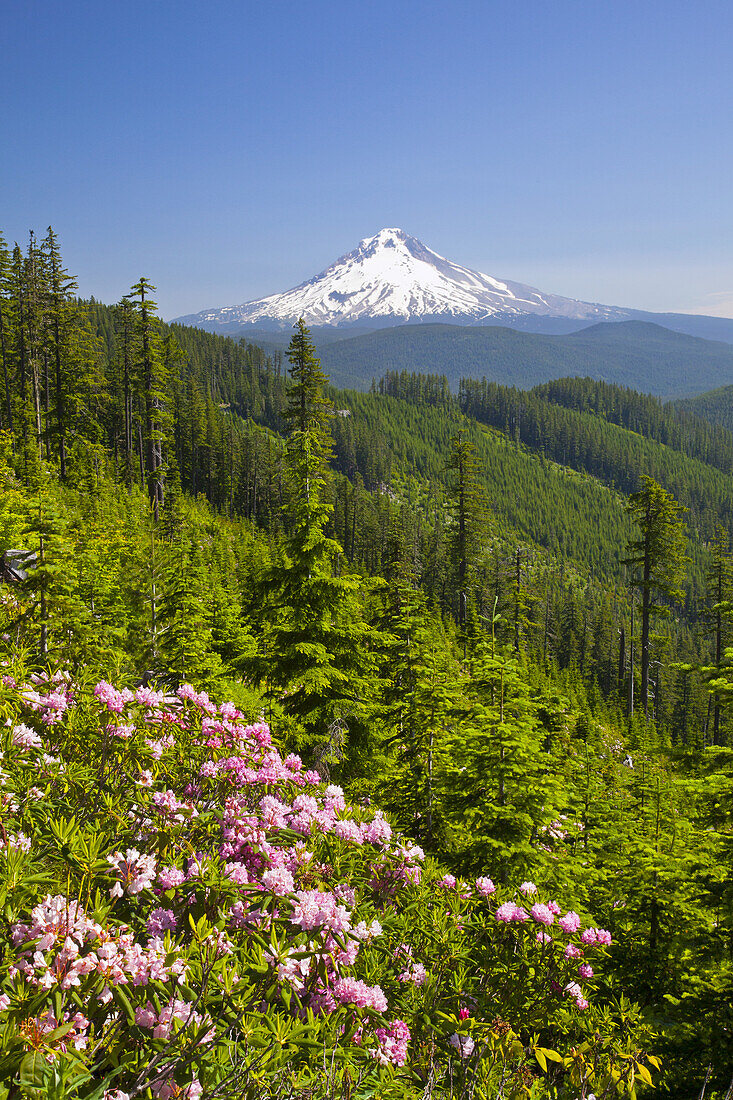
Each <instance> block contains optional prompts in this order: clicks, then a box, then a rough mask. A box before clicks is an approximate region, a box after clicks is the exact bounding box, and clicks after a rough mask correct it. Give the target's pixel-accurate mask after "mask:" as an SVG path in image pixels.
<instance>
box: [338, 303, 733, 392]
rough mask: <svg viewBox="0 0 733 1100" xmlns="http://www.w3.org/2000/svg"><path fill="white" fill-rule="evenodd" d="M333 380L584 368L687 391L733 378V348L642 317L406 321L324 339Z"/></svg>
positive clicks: (644, 388)
mask: <svg viewBox="0 0 733 1100" xmlns="http://www.w3.org/2000/svg"><path fill="white" fill-rule="evenodd" d="M321 355H322V359H323V363H324V366H325V368H326V369H327V370H328V372H329V374H330V375H331V377H332V379H333V381H334V382H335V383H336V384H337V385H341V386H351V387H354V388H359V389H365V388H367V387H368V385H369V383H370V381H371V379H372V378H379V377H381V376H382V375H383V374H385V373H387V372H388V371H403V370H405V371H408V372H413V371H414V372H420V373H423V374H445V375H446V376H447V378H448V381H449V383H450V385H451V386H452V387H453V388H457V386H458V382H459V380H460V379H461V378H473V379H480V378H486V379H487V380H489V381H493V382H500V383H502V384H503V385H508V386H517V387H519V388H521V389H529V388H530V387H532V386H535V385H538V384H539V383H542V382H546V381H549V380H550V379H553V378H560V377H563V376H565V375H572V374H577V375H585V376H589V377H592V378H595V379H600V380H603V381H606V382H611V383H616V384H618V385H622V386H627V387H630V388H632V389H635V390H639V391H641V392H642V393H653V394H656V395H658V396H660V397H665V398H674V397H681V396H686V395H688V394H693V393H697V392H700V391H701V390H704V389H709V388H711V387H713V386H718V385H721V384H724V383H727V382H730V381H731V380H733V348H731V346H730V345H728V344H723V343H717V342H715V341H708V340H701V339H699V338H697V337H694V336H685V335H683V334H681V333H678V332H672V331H671V330H669V329H664V328H662V327H661V326H659V325H653V324H647V323H644V322H641V321H626V322H621V323H618V324H600V325H594V326H592V327H591V328H586V329H583V330H581V331H580V332H575V333H572V334H570V335H567V336H542V335H536V334H530V333H523V332H517V331H515V330H513V329H508V328H501V327H493V326H486V327H481V328H478V327H468V328H466V327H460V326H456V325H404V326H400V327H397V328H389V329H380V330H379V331H377V332H373V333H369V334H366V335H360V336H355V337H352V338H350V339H345V340H342V341H335V342H332V343H329V344H327V345H325V346H324V347H323V349H322V352H321Z"/></svg>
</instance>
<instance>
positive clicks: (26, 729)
mask: <svg viewBox="0 0 733 1100" xmlns="http://www.w3.org/2000/svg"><path fill="white" fill-rule="evenodd" d="M11 736H12V740H13V744H14V745H15V747H16V748H17V749H40V748H43V741H41V738H40V737H39V735H38V734H37V733H36V731H35V730H32V729H31V728H30V726H25V725H23V723H21V724H20V725H18V726H14V727H13V732H12V734H11Z"/></svg>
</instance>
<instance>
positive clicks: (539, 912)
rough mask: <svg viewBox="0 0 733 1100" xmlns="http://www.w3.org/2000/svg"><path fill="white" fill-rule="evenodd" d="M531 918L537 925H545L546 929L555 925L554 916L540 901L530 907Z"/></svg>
mask: <svg viewBox="0 0 733 1100" xmlns="http://www.w3.org/2000/svg"><path fill="white" fill-rule="evenodd" d="M532 916H533V917H534V919H535V920H536V921H538V923H539V924H546V925H548V927H549V925H551V924H554V923H555V914H554V913H553V912H552V910H551V909H550V907H549V906H548V905H543V904H542V902H541V901H538V902H537V903H536V905H533V906H532Z"/></svg>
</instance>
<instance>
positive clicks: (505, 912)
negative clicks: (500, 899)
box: [494, 901, 517, 923]
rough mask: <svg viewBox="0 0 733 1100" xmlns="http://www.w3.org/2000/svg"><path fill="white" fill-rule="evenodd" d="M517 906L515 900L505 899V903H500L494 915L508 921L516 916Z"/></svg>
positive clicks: (498, 918) (499, 919) (500, 919)
mask: <svg viewBox="0 0 733 1100" xmlns="http://www.w3.org/2000/svg"><path fill="white" fill-rule="evenodd" d="M516 908H517V907H516V905H515V904H514V902H513V901H505V902H504V904H503V905H500V906H499V908H498V909H497V910H496V913H495V914H494V916H495V917H496V919H497V920H498V921H506V922H507V923H508V922H509V921H510V920H511V919H512V917H513V916H514V910H515V909H516Z"/></svg>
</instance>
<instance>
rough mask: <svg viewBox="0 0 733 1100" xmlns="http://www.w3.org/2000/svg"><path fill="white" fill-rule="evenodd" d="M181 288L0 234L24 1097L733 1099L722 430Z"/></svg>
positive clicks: (6, 931) (15, 960) (13, 1005)
mask: <svg viewBox="0 0 733 1100" xmlns="http://www.w3.org/2000/svg"><path fill="white" fill-rule="evenodd" d="M155 294H156V288H155V286H154V285H153V284H152V283H151V282H150V281H149V279H148V278H147V277H140V278H139V279H138V280H137V281H136V282H135V283H134V284H133V285H132V286H131V287H130V290H129V293H128V294H126V295H125V296H124V297H123V298H122V300H121V301H120V302H118V303H117V304H116V305H106V304H101V303H99V302H97V301H95V300H82V299H81V298H79V297H78V294H77V287H76V284H75V281H74V279H73V277H72V276H71V275H70V274H69V273H68V272H67V270H66V268H65V266H64V261H63V257H62V254H61V249H60V245H59V242H58V239H57V237H56V235H55V233H54V232H53V231H52V230H51V229H49V230H48V231H47V233H46V234H45V236H43V237H36V236H34V235H31V237H30V240H29V241H28V243H27V245H26V244H24V245H23V247H20V246H18V245H16V246H15V247H14V248H11V247H10V246H8V245H6V244H5V242H4V241H0V359H1V371H2V373H1V376H0V567H1V569H2V578H1V579H2V583H1V585H0V619H1V623H0V632H1V633H2V639H3V644H2V649H3V670H2V671H3V675H2V686H1V687H0V707H1V708H2V718H3V722H4V724H3V731H4V732H3V748H2V754H3V755H2V764H1V765H0V767H1V768H2V771H1V772H0V783H1V784H2V791H1V793H0V798H1V800H2V811H1V816H0V860H1V861H2V876H1V880H0V892H1V894H2V910H1V913H0V921H1V922H2V934H1V935H0V941H1V943H2V953H1V954H0V986H1V987H2V988H1V990H0V1100H20V1098H25V1097H36V1096H49V1097H54V1098H57V1100H62V1098H67V1097H68V1098H72V1097H74V1098H76V1097H78V1098H87V1100H102V1098H107V1100H125V1098H130V1097H162V1098H163V1100H167V1098H173V1097H179V1098H183V1097H191V1098H196V1097H199V1098H203V1100H209V1098H211V1100H213V1098H215V1097H217V1098H227V1097H231V1098H234V1097H237V1098H238V1097H242V1098H245V1097H246V1098H247V1100H258V1098H261V1097H262V1098H264V1097H273V1098H275V1097H277V1098H286V1097H288V1098H290V1097H292V1098H293V1100H294V1098H296V1097H297V1098H301V1100H306V1098H307V1100H326V1098H327V1097H328V1098H334V1100H335V1098H339V1100H342V1098H343V1100H357V1098H366V1097H381V1098H384V1100H389V1098H394V1100H397V1098H400V1097H412V1098H414V1100H417V1098H422V1097H425V1098H429V1097H434V1098H436V1100H438V1098H444V1097H445V1098H447V1097H461V1098H464V1097H465V1098H466V1100H468V1098H472V1097H475V1098H476V1100H479V1098H485V1100H489V1098H494V1097H502V1098H507V1100H509V1098H520V1097H532V1098H540V1097H546V1098H556V1100H561V1098H564V1100H575V1098H579V1097H583V1098H590V1097H592V1096H593V1097H595V1098H596V1100H600V1098H601V1097H612V1096H632V1097H633V1096H637V1095H639V1096H640V1095H647V1094H649V1095H651V1094H652V1090H654V1091H655V1092H656V1094H658V1095H660V1096H668V1097H672V1098H675V1100H685V1098H697V1097H699V1096H701V1095H703V1093H702V1092H701V1090H703V1089H704V1090H705V1091H704V1095H705V1097H707V1098H708V1100H716V1098H717V1100H723V1098H724V1097H727V1098H728V1100H730V1096H731V1095H732V1091H731V1090H733V1005H732V1003H731V987H732V983H733V865H732V863H731V860H732V858H733V829H732V825H733V714H732V713H731V709H730V707H731V701H732V700H733V550H732V548H731V538H732V536H733V518H732V513H731V489H732V486H733V482H732V481H731V464H732V462H733V434H731V431H730V430H729V428H728V427H727V426H726V424H727V421H726V420H725V418H724V417H722V416H720V415H717V416H714V417H711V418H710V420H708V419H704V418H703V416H698V415H697V413H696V411H695V410H696V409H699V411H700V412H701V413H704V412H705V410H706V409H707V406H706V405H705V404H704V403H703V402H700V401H699V400H698V401H696V402H693V403H690V404H689V405H686V406H683V405H679V406H678V405H675V404H662V403H660V402H659V401H658V400H656V399H655V398H652V397H649V396H646V395H644V394H641V393H636V392H634V391H632V390H628V389H624V388H622V387H619V386H614V385H611V384H609V383H603V382H597V381H593V380H591V379H582V378H565V379H562V378H561V379H558V380H556V381H552V382H548V383H545V384H543V385H540V386H537V387H536V388H534V389H531V390H526V391H523V390H518V389H514V388H510V387H505V386H501V385H498V384H497V383H495V382H491V381H486V380H484V381H482V382H479V381H475V380H464V381H462V382H461V384H460V387H458V389H457V391H452V390H451V388H450V386H449V384H448V380H447V377H444V376H438V375H423V374H419V373H400V374H397V373H388V374H386V375H385V376H384V377H382V378H381V379H376V380H375V381H374V383H373V384H372V387H371V390H370V391H369V392H357V391H348V390H336V389H334V388H332V387H331V385H330V383H329V379H328V378H327V376H326V375H325V373H324V372H323V370H322V369H321V366H320V363H319V359H318V352H317V349H316V348H315V347H314V344H313V341H312V340H311V337H310V334H309V332H308V329H307V328H306V327H305V325H304V324H303V323H302V322H301V323H299V324H298V325H296V326H295V328H294V330H293V334H292V340H291V343H290V347H289V349H288V351H287V352H286V353H280V352H273V353H271V354H266V353H265V352H264V351H263V350H261V349H260V348H258V347H256V346H254V345H252V344H249V343H247V342H246V341H245V340H239V341H235V340H233V339H230V338H225V337H221V336H215V335H211V334H209V333H206V332H203V331H201V330H198V329H193V328H186V327H183V326H180V325H167V324H164V323H163V322H162V321H161V320H160V319H159V317H158V314H157V307H156V301H155ZM713 404H714V403H713Z"/></svg>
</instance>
